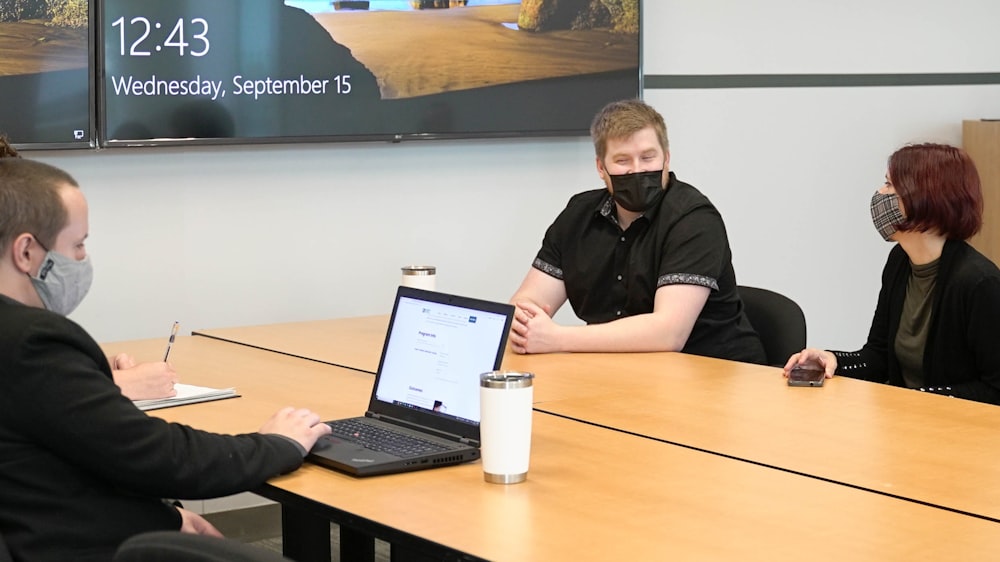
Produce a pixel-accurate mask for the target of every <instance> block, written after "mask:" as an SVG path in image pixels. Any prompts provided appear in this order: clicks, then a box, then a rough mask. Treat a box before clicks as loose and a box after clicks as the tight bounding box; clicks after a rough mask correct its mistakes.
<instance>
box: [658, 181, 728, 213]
mask: <svg viewBox="0 0 1000 562" xmlns="http://www.w3.org/2000/svg"><path fill="white" fill-rule="evenodd" d="M664 199H670V203H671V205H674V206H677V207H682V208H686V209H694V208H698V207H710V208H712V209H714V208H715V205H712V202H711V201H710V200H709V199H708V196H706V195H705V194H704V193H702V192H701V191H700V190H699V189H698V188H697V187H695V186H693V185H691V184H689V183H687V182H684V181H681V180H679V179H677V176H675V175H674V174H673V173H671V174H670V183H669V184H668V186H667V196H666V197H664Z"/></svg>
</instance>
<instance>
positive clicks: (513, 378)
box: [479, 371, 535, 388]
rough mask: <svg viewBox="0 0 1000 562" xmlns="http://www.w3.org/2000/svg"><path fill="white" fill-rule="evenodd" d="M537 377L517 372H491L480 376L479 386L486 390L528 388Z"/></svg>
mask: <svg viewBox="0 0 1000 562" xmlns="http://www.w3.org/2000/svg"><path fill="white" fill-rule="evenodd" d="M534 378H535V375H533V374H531V373H521V372H517V371H490V372H488V373H483V374H481V375H479V386H481V387H484V388H526V387H529V386H531V385H532V381H533V379H534Z"/></svg>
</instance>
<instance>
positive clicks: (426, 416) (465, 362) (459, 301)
mask: <svg viewBox="0 0 1000 562" xmlns="http://www.w3.org/2000/svg"><path fill="white" fill-rule="evenodd" d="M513 317H514V307H513V306H511V305H509V304H502V303H497V302H490V301H484V300H479V299H473V298H469V297H461V296H457V295H448V294H444V293H437V292H433V291H425V290H422V289H414V288H411V287H399V290H398V291H397V292H396V301H395V303H394V304H393V307H392V317H391V318H390V320H389V329H388V331H387V333H386V337H385V345H384V346H383V347H382V358H381V359H380V360H379V367H378V374H377V375H376V379H375V388H374V390H373V391H372V397H371V400H370V402H369V404H368V411H369V413H374V414H378V415H379V416H380V417H389V418H392V419H394V420H400V421H403V422H406V423H408V424H413V425H418V426H421V427H424V428H431V429H434V430H436V431H439V432H442V433H446V434H450V435H455V436H458V437H459V438H466V439H469V440H472V441H475V442H477V443H478V442H479V375H480V374H481V373H485V372H487V371H492V370H495V369H499V368H500V364H501V362H502V361H503V354H504V350H505V348H506V345H507V335H508V333H509V332H510V325H511V321H512V319H513Z"/></svg>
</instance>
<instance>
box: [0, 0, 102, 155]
mask: <svg viewBox="0 0 1000 562" xmlns="http://www.w3.org/2000/svg"><path fill="white" fill-rule="evenodd" d="M100 1H101V0H87V20H88V21H87V135H88V138H87V139H86V140H79V141H66V142H63V141H55V142H46V141H28V142H16V139H10V141H11V145H12V146H13V147H14V148H15V149H16V150H67V149H69V150H80V149H92V148H97V147H98V138H99V135H98V130H97V103H98V100H97V92H96V91H97V87H96V85H97V62H98V61H97V50H96V49H97V40H96V28H97V21H98V20H97V13H98V9H97V4H98V3H99V2H100ZM5 132H6V131H3V130H0V133H5Z"/></svg>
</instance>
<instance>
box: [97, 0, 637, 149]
mask: <svg viewBox="0 0 1000 562" xmlns="http://www.w3.org/2000/svg"><path fill="white" fill-rule="evenodd" d="M533 4H542V3H540V2H539V3H533ZM571 4H574V3H572V2H562V3H561V4H560V5H561V6H563V8H561V9H556V10H545V9H542V10H538V9H536V8H532V7H530V6H529V7H524V6H522V5H521V2H516V1H515V2H511V1H496V0H480V1H477V0H409V1H378V0H373V1H370V2H338V1H331V0H317V1H310V0H304V1H293V0H288V1H282V0H144V1H141V2H138V1H136V0H102V3H101V8H100V14H99V19H100V39H99V43H100V60H101V62H102V64H101V66H100V68H99V72H100V78H99V80H98V83H99V86H100V92H99V95H100V97H101V100H102V102H101V111H100V114H99V115H100V118H99V119H100V123H99V130H100V133H99V134H100V135H101V140H100V142H101V144H102V145H103V146H129V145H137V146H142V145H154V144H172V143H185V142H201V143H225V142H242V143H247V142H289V141H309V140H391V141H398V140H408V139H419V138H462V137H490V136H543V135H544V136H557V135H579V134H586V132H587V129H588V127H589V125H590V120H591V119H592V117H593V115H594V114H595V113H596V111H597V110H598V109H599V108H600V107H601V106H603V105H604V104H605V103H607V102H609V101H612V100H616V99H622V98H634V97H638V96H639V95H640V92H641V84H640V72H639V68H640V38H639V8H638V5H639V1H638V0H631V2H629V1H628V0H626V2H624V4H626V5H628V4H633V5H634V7H632V8H629V9H627V10H625V11H621V10H619V11H617V12H616V13H611V12H610V11H608V10H607V9H606V8H604V7H603V5H602V4H601V3H600V2H576V3H575V4H578V5H580V6H581V7H577V8H573V9H572V10H571V11H567V9H566V8H565V6H567V5H571Z"/></svg>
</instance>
